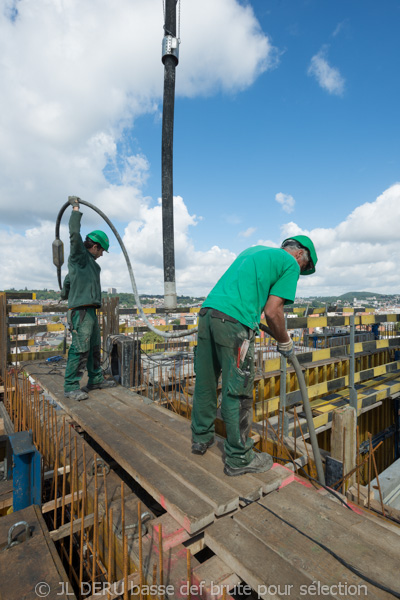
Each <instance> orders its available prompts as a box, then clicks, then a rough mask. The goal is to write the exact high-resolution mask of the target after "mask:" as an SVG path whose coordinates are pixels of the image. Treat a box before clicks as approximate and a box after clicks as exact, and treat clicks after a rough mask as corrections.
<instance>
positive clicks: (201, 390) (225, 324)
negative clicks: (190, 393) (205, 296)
mask: <svg viewBox="0 0 400 600" xmlns="http://www.w3.org/2000/svg"><path fill="white" fill-rule="evenodd" d="M213 312H214V314H215V311H213V309H212V308H210V309H208V310H207V312H206V314H203V316H200V317H199V332H198V343H197V348H196V354H195V372H196V384H195V390H194V397H193V409H192V436H193V441H195V442H203V443H204V442H208V441H210V440H211V439H213V437H214V432H215V418H216V414H217V385H218V379H219V376H220V375H221V373H222V403H221V415H222V418H223V420H224V422H225V426H226V441H225V462H226V463H227V464H228V465H229V466H231V467H233V468H237V467H242V466H244V465H248V464H249V463H250V462H251V461H252V459H253V458H254V451H253V449H252V448H253V445H254V444H253V440H251V439H250V438H249V433H250V429H251V424H252V420H253V381H254V338H255V333H254V331H253V330H251V329H249V328H248V327H246V326H245V325H242V324H241V323H239V322H237V323H233V322H231V321H228V320H225V319H221V318H217V317H215V316H212V315H213ZM244 340H249V341H250V345H249V349H248V351H247V354H246V356H245V359H244V360H243V361H242V362H240V365H239V368H238V366H237V362H238V352H239V349H240V347H241V345H242V343H243V341H244Z"/></svg>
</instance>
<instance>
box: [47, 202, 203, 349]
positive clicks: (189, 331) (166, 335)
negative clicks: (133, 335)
mask: <svg viewBox="0 0 400 600" xmlns="http://www.w3.org/2000/svg"><path fill="white" fill-rule="evenodd" d="M79 204H84V205H85V206H88V207H89V208H91V209H92V210H94V211H95V212H97V214H99V215H100V216H101V217H102V218H103V219H104V220H105V222H106V223H107V225H108V226H109V227H110V229H111V231H112V232H113V234H114V235H115V237H116V238H117V240H118V243H119V245H120V246H121V250H122V253H123V255H124V257H125V262H126V266H127V267H128V272H129V277H130V279H131V286H132V291H133V295H134V296H135V302H136V306H137V308H138V310H139V314H140V316H141V317H142V319H143V321H144V322H145V323H146V326H147V327H148V328H149V329H150V330H151V331H153V332H154V333H156V334H157V335H161V336H162V337H164V338H180V337H186V336H188V335H193V334H194V333H196V332H197V327H194V328H193V329H187V330H185V331H173V332H168V331H160V330H159V329H156V327H154V325H152V324H151V323H150V322H149V320H148V318H147V317H146V315H145V313H144V311H143V308H142V305H141V303H140V299H139V294H138V291H137V287H136V282H135V276H134V274H133V269H132V265H131V261H130V259H129V256H128V253H127V251H126V248H125V245H124V242H123V241H122V239H121V237H120V235H119V233H118V231H117V230H116V229H115V227H114V225H113V224H112V223H111V221H110V219H109V218H108V217H107V216H106V215H105V214H104V213H103V211H101V210H100V209H99V208H97V206H94V204H90V202H86V200H81V199H80V198H79ZM68 206H71V205H70V203H69V202H66V203H65V204H64V205H63V206H62V207H61V209H60V212H59V213H58V216H57V221H56V239H57V240H59V239H60V223H61V217H62V215H63V214H64V212H65V210H66V209H67V208H68ZM57 273H58V282H59V286H60V289H61V266H60V267H59V268H57Z"/></svg>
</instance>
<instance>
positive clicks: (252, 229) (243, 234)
mask: <svg viewBox="0 0 400 600" xmlns="http://www.w3.org/2000/svg"><path fill="white" fill-rule="evenodd" d="M255 231H257V227H249V228H248V229H246V230H245V231H240V233H239V236H240V237H244V238H248V237H250V236H251V235H253V233H254V232H255Z"/></svg>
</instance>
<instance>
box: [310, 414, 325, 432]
mask: <svg viewBox="0 0 400 600" xmlns="http://www.w3.org/2000/svg"><path fill="white" fill-rule="evenodd" d="M328 420H329V415H328V414H325V415H318V416H317V417H314V418H313V421H314V427H315V429H317V428H318V427H323V426H324V425H326V424H327V422H328Z"/></svg>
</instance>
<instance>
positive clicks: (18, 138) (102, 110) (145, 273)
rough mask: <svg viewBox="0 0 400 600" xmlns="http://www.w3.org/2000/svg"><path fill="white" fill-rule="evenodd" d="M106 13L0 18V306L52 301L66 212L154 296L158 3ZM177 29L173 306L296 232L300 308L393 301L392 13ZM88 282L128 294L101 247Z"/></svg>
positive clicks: (393, 9) (77, 9)
mask: <svg viewBox="0 0 400 600" xmlns="http://www.w3.org/2000/svg"><path fill="white" fill-rule="evenodd" d="M108 4H109V3H108V2H106V0H98V3H97V10H96V13H93V11H92V4H91V2H89V0H82V1H81V2H80V3H78V2H76V1H75V0H68V1H67V2H65V3H63V6H62V7H61V6H51V7H50V8H49V6H48V5H47V3H46V2H45V0H37V2H35V3H34V2H32V1H31V0H21V1H20V2H19V3H18V4H16V7H17V9H18V13H17V16H16V18H13V19H10V14H11V13H10V11H11V10H12V7H13V6H14V3H13V2H11V1H9V2H5V3H4V7H7V11H6V10H4V11H3V14H2V16H1V18H0V39H1V40H2V41H1V42H0V44H1V52H2V56H3V61H2V64H1V65H0V75H1V81H2V82H3V83H2V84H0V97H1V99H2V104H3V115H2V117H1V119H0V139H2V142H3V143H2V147H3V150H1V147H0V155H1V159H2V160H1V161H0V163H1V164H2V165H3V166H2V167H0V170H2V171H3V172H2V177H1V181H2V183H1V184H0V194H1V195H0V201H1V203H2V217H1V223H0V228H1V229H2V231H3V236H2V241H0V250H1V252H2V254H3V256H4V258H5V260H3V261H2V265H1V266H0V289H3V288H5V287H9V286H10V285H13V286H14V287H19V286H22V285H23V286H25V285H27V286H28V287H30V286H34V287H55V286H56V282H55V275H54V271H55V269H54V267H53V266H52V264H51V255H50V252H49V247H50V246H51V241H52V239H53V237H54V234H53V228H54V226H53V222H54V220H55V216H56V214H57V211H58V208H59V207H60V206H61V205H62V204H63V203H64V202H65V200H66V198H67V196H68V195H70V194H77V195H80V196H81V197H82V198H84V199H86V200H88V201H90V202H93V203H95V204H97V205H98V206H99V207H100V208H102V210H104V211H105V212H106V214H108V215H109V216H110V218H111V220H112V221H113V222H115V224H116V225H117V226H118V229H119V231H120V232H121V234H123V235H124V240H125V242H126V244H127V247H128V250H129V253H130V256H131V260H132V263H133V265H134V268H135V272H136V274H137V280H138V287H139V291H140V292H142V291H143V292H150V291H153V292H154V293H161V292H162V289H163V284H162V282H163V276H162V269H161V267H162V252H161V234H160V231H161V229H160V228H161V223H160V206H159V204H158V199H159V197H160V195H161V111H162V82H163V68H162V64H161V60H160V55H161V51H160V48H161V39H162V3H161V2H159V1H156V0H146V2H144V1H143V0H130V1H129V2H128V0H115V2H114V3H113V6H112V8H111V7H110V6H109V5H108ZM181 14H182V17H181V39H182V43H181V47H180V64H179V66H178V68H177V86H176V106H175V137H174V195H175V196H176V213H175V215H176V264H177V291H178V293H185V294H186V293H193V294H206V293H207V292H208V290H209V289H210V288H211V287H212V285H213V284H214V283H215V281H216V280H217V279H218V277H219V276H220V275H221V274H222V272H223V271H224V270H225V268H227V266H229V264H230V262H232V260H233V259H234V257H235V256H236V255H237V254H238V253H239V252H240V251H241V250H243V249H244V248H246V247H248V246H250V245H252V244H256V243H264V244H275V245H276V244H278V243H279V242H280V240H281V239H282V238H284V237H287V236H288V235H294V234H296V233H307V234H310V235H311V237H313V239H314V241H315V244H316V246H317V252H318V255H319V265H318V269H317V274H316V275H315V276H313V277H310V278H301V281H300V282H299V287H298V292H299V295H306V296H307V295H314V294H318V295H331V294H334V293H335V294H340V293H344V292H347V291H351V290H365V289H367V290H371V291H376V292H388V293H397V292H398V291H399V287H400V285H399V284H400V275H398V274H397V271H398V269H397V265H398V260H399V259H400V250H399V248H398V241H397V240H398V224H399V221H400V185H396V184H397V182H399V181H400V175H399V166H400V145H399V143H398V140H399V138H400V136H399V133H400V132H399V117H398V112H399V111H398V98H399V96H400V94H399V78H398V73H399V66H400V65H399V62H400V39H399V35H398V24H399V18H400V4H399V3H398V2H395V1H394V0H387V1H386V0H385V1H384V2H382V3H380V4H378V3H376V2H373V1H371V0H364V1H363V2H360V1H356V0H335V1H324V0H304V1H303V0H286V1H278V0H271V1H270V0H252V1H250V2H239V1H237V0H220V1H219V2H217V3H216V2H215V1H214V2H213V1H212V0H204V2H203V3H191V2H187V0H181ZM133 31H134V32H135V35H134V36H133V35H132V32H133ZM41 39H46V40H47V44H46V48H45V49H43V47H42V45H41V42H40V40H41ZM65 223H66V221H65ZM83 225H84V227H85V226H87V228H88V230H89V229H90V228H94V227H96V228H98V227H101V228H102V227H103V225H102V224H101V223H100V222H99V221H98V220H97V219H96V218H95V217H94V216H93V215H89V214H88V213H87V212H86V213H84V221H83ZM63 231H64V241H65V242H67V233H66V229H65V228H64V229H63ZM44 257H47V258H46V260H45V259H44ZM102 266H103V277H102V282H103V287H108V286H113V287H116V288H117V289H118V290H120V291H128V290H129V281H128V277H127V275H126V270H125V267H124V264H123V261H122V258H121V255H120V252H119V250H118V248H117V246H116V244H113V250H112V253H111V255H110V256H108V257H106V258H105V259H103V261H102ZM53 269H54V271H53Z"/></svg>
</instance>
